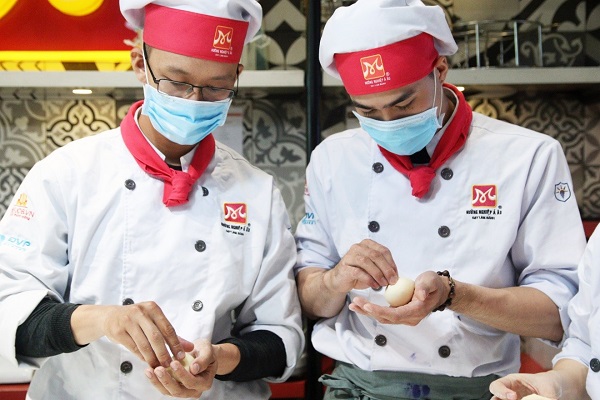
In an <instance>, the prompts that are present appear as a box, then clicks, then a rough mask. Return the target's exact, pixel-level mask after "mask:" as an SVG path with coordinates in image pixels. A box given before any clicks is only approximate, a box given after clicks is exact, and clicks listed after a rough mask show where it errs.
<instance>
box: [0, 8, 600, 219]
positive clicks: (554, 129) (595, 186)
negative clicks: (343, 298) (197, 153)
mask: <svg viewBox="0 0 600 400" xmlns="http://www.w3.org/2000/svg"><path fill="white" fill-rule="evenodd" d="M306 1H307V0H261V5H262V6H263V9H264V15H265V19H264V24H263V33H264V36H262V37H261V39H260V40H257V41H256V42H255V43H253V44H252V45H251V46H253V47H252V49H253V50H254V51H253V52H252V53H251V55H250V56H248V54H246V55H245V57H246V60H245V61H246V63H247V64H249V65H247V66H248V67H256V68H264V69H266V68H269V69H291V68H303V65H304V62H305V54H306V53H305V37H304V27H305V24H306V21H305V16H304V13H305V8H306ZM467 1H469V2H471V4H472V1H473V0H436V1H435V3H438V4H440V5H442V6H443V7H444V9H445V10H446V13H447V16H448V20H449V21H451V22H452V23H457V22H459V21H461V20H467V19H468V18H461V17H460V15H459V14H458V13H459V12H460V11H461V10H471V11H472V7H471V8H469V7H465V6H464V3H465V2H467ZM481 1H482V2H483V0H481ZM330 3H331V4H339V3H340V1H337V0H336V1H335V2H331V1H330ZM485 3H486V7H488V8H482V9H486V10H487V11H486V12H488V13H490V14H491V15H495V14H496V15H500V12H501V11H502V13H504V14H506V15H512V16H513V17H515V18H522V19H533V20H539V21H542V22H544V23H545V24H550V23H553V24H555V26H554V28H553V29H554V32H553V33H552V35H548V36H545V37H546V40H545V41H544V54H545V56H544V59H545V60H546V61H547V62H552V63H556V64H557V65H571V66H573V65H599V64H600V21H596V20H595V19H594V18H593V17H592V16H593V15H596V16H597V15H598V13H599V12H600V5H599V4H598V2H597V1H591V0H590V1H583V0H579V1H572V0H511V1H507V2H506V3H505V2H497V1H492V0H489V1H485ZM323 4H324V10H326V7H325V5H327V4H326V3H325V0H323ZM507 5H510V6H511V7H513V9H509V10H508V11H507V10H506V7H507ZM494 7H496V8H494ZM499 7H503V8H501V9H500V8H499ZM596 19H597V18H596ZM586 31H587V32H586ZM523 46H525V47H527V44H526V43H524V44H523ZM595 93H596V94H598V93H600V88H599V90H596V91H595ZM468 100H469V102H470V103H471V105H472V106H473V108H474V109H475V110H476V111H479V112H482V113H484V114H487V115H491V116H494V117H495V118H499V119H503V120H507V121H509V122H513V123H517V124H519V125H523V126H526V127H528V128H531V129H534V130H537V131H540V132H543V133H546V134H549V135H551V136H553V137H555V138H557V139H558V140H559V141H560V142H561V143H562V145H563V148H564V150H565V152H566V154H567V158H568V161H569V165H570V166H571V171H572V174H573V178H574V181H575V192H576V195H577V197H578V201H579V205H580V208H581V211H582V215H583V216H584V217H585V218H600V102H599V101H598V100H597V99H596V96H591V95H590V96H588V97H586V96H583V95H580V94H578V92H577V91H568V92H562V93H560V92H559V93H556V92H551V91H549V92H537V93H512V94H510V95H503V96H498V95H494V94H486V93H483V94H481V93H480V94H470V95H468ZM132 101H133V100H119V101H116V100H113V99H110V98H106V99H102V98H96V99H91V100H52V99H44V100H16V99H14V100H13V99H11V100H7V99H0V215H2V214H3V213H4V212H5V210H6V208H7V206H8V204H9V202H10V200H11V198H12V195H13V193H14V192H15V190H16V188H17V187H18V185H19V183H20V182H21V181H22V179H23V177H24V176H25V174H26V173H27V171H28V170H29V168H30V167H31V166H32V165H33V164H34V163H35V162H36V161H38V160H40V159H42V158H43V157H44V156H45V155H47V154H48V153H49V152H51V151H52V150H54V149H55V148H57V147H59V146H61V145H63V144H65V143H67V142H69V141H72V140H75V139H77V138H80V137H83V136H87V135H91V134H94V133H97V132H100V131H103V130H106V129H109V128H112V127H115V126H117V124H118V122H119V121H120V120H121V118H122V117H123V116H124V114H125V112H126V110H127V107H128V106H129V104H131V102H132ZM240 104H243V105H244V107H245V114H244V155H245V156H246V157H247V158H248V159H249V160H250V161H251V162H252V163H254V164H255V165H257V166H258V167H260V168H262V169H264V170H265V171H267V172H269V173H271V174H273V175H274V176H276V179H277V182H278V185H279V187H280V189H281V191H282V193H283V195H284V200H285V201H286V203H287V205H288V210H289V212H290V216H291V219H292V222H293V223H297V222H298V221H299V220H300V218H301V217H302V216H303V213H304V210H303V207H304V206H303V202H302V193H303V187H304V168H305V164H306V152H305V142H306V139H305V136H306V111H305V109H306V107H305V100H304V99H303V96H302V94H299V93H293V94H289V95H285V94H283V95H282V94H270V95H267V96H266V97H263V98H259V99H256V98H255V99H250V100H245V101H243V102H241V103H240ZM348 104H349V103H348V98H347V96H346V94H345V92H344V91H343V90H342V89H341V88H338V89H328V90H326V91H325V92H324V98H323V105H324V112H323V116H322V117H323V119H322V125H323V127H324V129H325V134H332V133H334V132H338V131H340V130H343V129H344V128H345V121H346V116H347V112H346V108H347V106H348Z"/></svg>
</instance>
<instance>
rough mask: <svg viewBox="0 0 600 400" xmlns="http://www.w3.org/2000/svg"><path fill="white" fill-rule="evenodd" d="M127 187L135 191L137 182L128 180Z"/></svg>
mask: <svg viewBox="0 0 600 400" xmlns="http://www.w3.org/2000/svg"><path fill="white" fill-rule="evenodd" d="M125 187H126V188H127V189H129V190H133V189H135V182H134V181H132V180H131V179H127V180H126V181H125Z"/></svg>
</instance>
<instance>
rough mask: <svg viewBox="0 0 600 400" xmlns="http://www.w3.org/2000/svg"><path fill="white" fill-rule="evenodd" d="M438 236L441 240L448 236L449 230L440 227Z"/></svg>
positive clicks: (445, 227)
mask: <svg viewBox="0 0 600 400" xmlns="http://www.w3.org/2000/svg"><path fill="white" fill-rule="evenodd" d="M438 235H440V236H441V237H443V238H445V237H448V236H450V228H448V227H447V226H445V225H444V226H440V228H439V229H438Z"/></svg>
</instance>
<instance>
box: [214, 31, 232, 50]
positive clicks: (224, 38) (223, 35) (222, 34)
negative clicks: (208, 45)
mask: <svg viewBox="0 0 600 400" xmlns="http://www.w3.org/2000/svg"><path fill="white" fill-rule="evenodd" d="M232 41H233V28H230V27H228V26H222V25H219V26H217V29H216V30H215V38H214V39H213V47H214V48H216V49H221V50H229V49H231V42H232Z"/></svg>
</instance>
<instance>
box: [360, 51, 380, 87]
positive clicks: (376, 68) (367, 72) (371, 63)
mask: <svg viewBox="0 0 600 400" xmlns="http://www.w3.org/2000/svg"><path fill="white" fill-rule="evenodd" d="M360 65H361V67H362V72H363V77H364V78H365V81H366V80H369V79H377V78H382V77H384V76H385V69H384V68H383V59H382V58H381V55H380V54H376V55H374V56H368V57H363V58H361V59H360Z"/></svg>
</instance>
